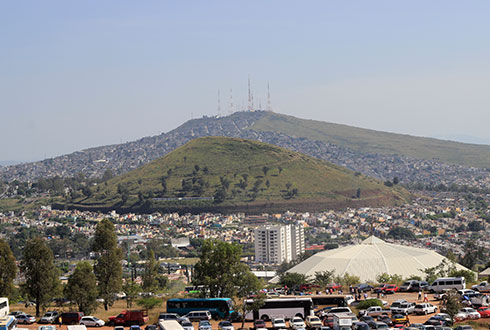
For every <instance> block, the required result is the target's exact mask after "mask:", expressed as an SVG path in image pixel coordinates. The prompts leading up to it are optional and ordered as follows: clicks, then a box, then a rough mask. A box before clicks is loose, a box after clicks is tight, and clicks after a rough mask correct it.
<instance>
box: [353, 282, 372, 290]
mask: <svg viewBox="0 0 490 330" xmlns="http://www.w3.org/2000/svg"><path fill="white" fill-rule="evenodd" d="M354 289H356V290H358V291H360V292H369V291H371V290H372V289H373V287H372V286H371V285H369V284H366V283H362V284H358V285H356V286H354Z"/></svg>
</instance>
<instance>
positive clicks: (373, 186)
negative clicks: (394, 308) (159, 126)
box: [74, 137, 407, 210]
mask: <svg viewBox="0 0 490 330" xmlns="http://www.w3.org/2000/svg"><path fill="white" fill-rule="evenodd" d="M264 169H266V170H265V171H264ZM162 177H165V183H166V191H165V192H163V186H162ZM183 181H185V182H187V186H188V188H187V191H186V190H185V189H184V188H183V187H184V185H183ZM223 182H228V185H227V186H228V188H227V189H226V199H225V200H224V201H223V202H221V203H217V201H216V200H214V201H212V200H193V201H183V200H178V198H179V197H181V198H182V197H184V198H188V197H201V198H202V197H211V196H214V195H215V193H216V191H218V190H220V189H221V188H222V187H223V185H225V186H226V184H223ZM358 189H360V192H361V194H360V198H357V196H356V194H357V190H358ZM93 191H94V192H93V196H91V197H90V198H86V199H81V200H78V201H75V203H74V204H75V206H77V207H87V208H94V207H100V208H123V209H124V208H129V209H138V208H149V209H158V208H168V209H171V210H173V209H179V206H180V207H184V206H185V207H188V208H190V209H193V208H194V209H199V208H201V210H208V209H209V208H210V209H211V210H212V209H213V208H218V209H220V210H223V209H226V208H229V210H232V209H234V208H236V207H239V206H243V205H247V208H248V207H252V208H261V207H265V208H267V203H269V204H271V203H273V202H274V203H275V204H274V205H275V206H274V207H273V209H277V210H286V209H298V208H302V206H307V205H310V206H311V205H317V207H316V208H318V207H319V206H320V205H322V207H323V208H326V206H334V205H342V206H343V207H345V206H359V205H372V204H375V205H393V204H395V203H402V202H404V200H405V198H406V197H407V195H406V194H405V192H404V191H403V190H402V189H400V188H398V187H395V188H388V187H386V186H385V185H384V184H383V183H381V182H379V181H377V180H375V179H372V178H368V177H365V176H363V175H360V174H359V173H357V174H355V173H354V172H352V171H350V170H347V169H344V168H341V167H339V166H336V165H333V164H330V163H327V162H324V161H322V160H319V159H316V158H313V157H309V156H306V155H303V154H300V153H297V152H293V151H290V150H286V149H283V148H279V147H276V146H273V145H270V144H266V143H261V142H256V141H250V140H244V139H234V138H226V137H205V138H199V139H195V140H192V141H190V142H189V143H187V144H186V145H184V146H182V147H180V148H178V149H176V150H174V151H173V152H171V153H169V154H167V155H166V156H164V157H162V158H160V159H157V160H155V161H153V162H151V163H149V164H146V165H144V166H142V167H140V168H138V169H135V170H133V171H131V172H129V173H126V174H124V175H122V176H119V177H116V178H114V179H112V180H110V181H108V182H107V184H102V185H99V186H98V187H97V188H95V189H94V190H93ZM295 191H296V192H297V193H296V194H294V192H295ZM123 194H126V197H127V200H126V201H125V202H124V203H123V198H124V197H123ZM292 195H293V196H292ZM155 198H165V199H170V200H155ZM269 206H270V205H269Z"/></svg>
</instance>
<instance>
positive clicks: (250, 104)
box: [248, 75, 254, 111]
mask: <svg viewBox="0 0 490 330" xmlns="http://www.w3.org/2000/svg"><path fill="white" fill-rule="evenodd" d="M248 111H254V96H253V94H252V88H251V87H250V75H248Z"/></svg>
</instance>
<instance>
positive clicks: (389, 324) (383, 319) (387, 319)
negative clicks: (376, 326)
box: [378, 315, 393, 328]
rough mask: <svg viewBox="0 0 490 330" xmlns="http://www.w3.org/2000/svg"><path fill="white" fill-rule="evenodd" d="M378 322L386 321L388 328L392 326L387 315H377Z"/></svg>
mask: <svg viewBox="0 0 490 330" xmlns="http://www.w3.org/2000/svg"><path fill="white" fill-rule="evenodd" d="M378 322H383V323H386V324H387V325H388V326H389V327H390V328H391V327H392V326H393V321H392V320H391V318H390V317H389V316H388V315H381V316H378Z"/></svg>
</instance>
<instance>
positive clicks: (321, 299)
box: [310, 295, 348, 308]
mask: <svg viewBox="0 0 490 330" xmlns="http://www.w3.org/2000/svg"><path fill="white" fill-rule="evenodd" d="M310 297H311V300H312V301H313V305H314V306H315V307H317V308H318V307H345V306H348V303H347V300H346V298H345V296H341V295H324V296H310Z"/></svg>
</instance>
